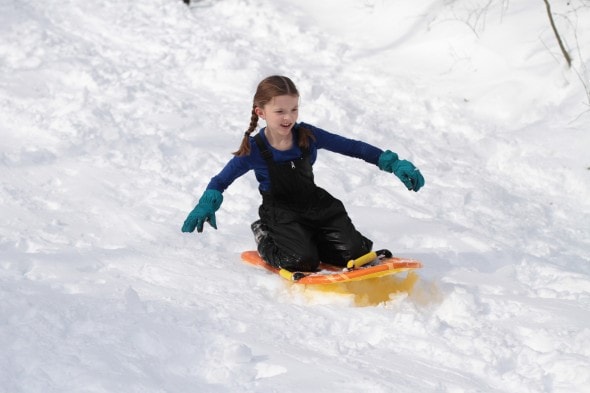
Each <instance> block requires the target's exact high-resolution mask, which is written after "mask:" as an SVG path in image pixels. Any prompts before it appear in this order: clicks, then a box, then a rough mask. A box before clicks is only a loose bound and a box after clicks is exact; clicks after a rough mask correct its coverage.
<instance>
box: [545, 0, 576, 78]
mask: <svg viewBox="0 0 590 393" xmlns="http://www.w3.org/2000/svg"><path fill="white" fill-rule="evenodd" d="M543 1H544V2H545V6H546V7H547V15H548V16H549V22H551V28H552V29H553V33H554V34H555V38H557V42H558V43H559V48H560V49H561V53H562V54H563V57H565V60H566V61H567V66H568V67H570V68H571V66H572V58H571V57H570V55H569V53H568V52H567V50H566V49H565V46H564V45H563V41H561V36H560V35H559V32H558V31H557V27H556V26H555V22H554V21H553V14H551V6H550V5H549V0H543Z"/></svg>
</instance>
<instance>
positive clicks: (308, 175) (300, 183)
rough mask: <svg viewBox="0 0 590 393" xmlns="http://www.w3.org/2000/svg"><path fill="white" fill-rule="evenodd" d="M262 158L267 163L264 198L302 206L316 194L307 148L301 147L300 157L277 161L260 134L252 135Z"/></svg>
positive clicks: (316, 188) (307, 203)
mask: <svg viewBox="0 0 590 393" xmlns="http://www.w3.org/2000/svg"><path fill="white" fill-rule="evenodd" d="M254 140H255V141H256V145H257V146H258V149H259V150H260V153H261V154H262V158H264V160H265V161H266V164H267V165H268V172H269V177H270V192H269V193H263V197H264V199H269V198H270V199H272V200H273V202H275V203H283V204H287V205H290V206H300V207H304V206H307V205H309V203H310V202H311V201H312V200H313V199H314V197H315V196H316V193H317V190H318V187H317V186H316V184H315V182H314V179H313V169H312V166H311V162H310V159H309V156H310V155H309V149H301V151H302V155H301V157H299V158H297V159H295V160H291V161H286V162H280V163H277V162H275V161H274V160H273V158H272V153H271V152H270V151H269V150H268V148H267V146H266V144H265V143H264V141H263V140H262V137H261V136H260V134H256V136H254Z"/></svg>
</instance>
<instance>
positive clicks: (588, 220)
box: [0, 0, 590, 393]
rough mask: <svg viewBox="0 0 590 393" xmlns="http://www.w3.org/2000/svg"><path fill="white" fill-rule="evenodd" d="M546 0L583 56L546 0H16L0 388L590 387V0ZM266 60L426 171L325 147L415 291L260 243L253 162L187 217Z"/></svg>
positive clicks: (346, 121)
mask: <svg viewBox="0 0 590 393" xmlns="http://www.w3.org/2000/svg"><path fill="white" fill-rule="evenodd" d="M552 3H555V4H553V6H554V13H555V15H556V21H557V24H558V28H559V29H560V31H561V33H562V35H563V37H564V39H565V41H566V44H567V45H568V48H569V49H570V51H571V54H572V57H573V59H574V65H573V68H572V69H568V68H567V67H566V66H565V61H564V60H563V58H562V57H561V54H560V52H559V49H558V46H557V42H556V40H555V37H554V36H553V33H552V31H551V28H550V26H549V23H548V18H547V14H546V11H545V8H544V5H543V3H542V2H540V1H538V0H523V1H510V2H508V1H492V2H483V1H480V2H477V1H467V0H456V1H446V2H440V1H434V0H425V1H382V0H363V1H354V0H338V1H336V0H322V1H317V0H301V1H288V0H275V1H263V0H217V1H214V0H208V1H197V2H194V3H193V5H191V7H190V8H189V7H187V6H186V5H185V4H183V2H181V1H180V0H178V1H174V0H144V1H130V0H97V1H72V0H70V1H66V0H62V1H58V0H45V1H33V0H19V1H16V0H0V38H1V39H0V71H1V72H0V135H1V141H2V142H1V147H0V181H1V188H0V202H1V204H0V209H1V210H0V211H1V214H2V226H1V227H0V347H1V348H2V351H1V354H0V391H2V392H7V393H19V392H27V393H29V392H43V393H50V392H56V393H57V392H59V393H65V392H101V393H102V392H142V393H146V392H147V393H150V392H175V393H177V392H306V393H307V392H519V393H525V392H535V393H539V392H567V393H574V392H590V388H589V386H590V313H589V311H590V170H589V167H590V155H589V153H588V151H589V150H590V127H589V126H588V124H590V114H589V113H588V94H587V92H586V90H587V86H588V80H589V78H588V76H589V73H588V68H589V67H590V60H589V58H590V24H589V23H588V20H590V7H589V5H588V2H587V1H584V2H582V1H579V0H578V1H570V2H567V3H566V2H558V1H555V2H552ZM274 73H280V74H286V75H289V76H290V77H292V79H293V80H294V81H295V83H296V84H297V85H298V87H299V89H300V92H301V111H300V112H301V113H300V120H302V121H307V122H310V123H312V124H316V125H318V126H320V127H322V128H325V129H327V130H330V131H333V132H337V133H341V134H342V135H345V136H348V137H351V138H356V139H362V140H365V141H367V142H370V143H373V144H375V145H377V146H379V147H381V148H383V149H391V150H393V151H396V152H398V153H399V155H400V157H402V158H406V159H410V160H411V161H413V162H414V163H415V164H416V165H418V166H419V167H420V168H421V170H422V172H423V174H424V176H425V178H426V186H425V188H424V189H422V190H421V191H420V192H419V193H413V192H408V191H406V190H405V189H404V187H403V185H402V184H401V183H400V182H399V181H398V180H397V179H396V178H395V177H394V176H393V175H390V174H387V173H384V172H381V171H379V170H378V169H377V168H376V167H374V166H372V165H367V164H365V163H364V162H361V161H357V160H354V159H351V158H347V157H343V156H339V155H335V154H333V153H330V152H325V151H322V152H320V156H319V161H318V163H317V165H316V167H315V172H316V178H317V181H318V183H319V184H320V185H323V186H325V187H326V188H327V189H328V190H329V191H331V192H332V193H333V194H334V195H336V196H337V197H339V198H340V199H342V200H343V201H344V203H345V205H346V206H347V209H348V211H349V213H350V215H351V216H352V218H353V220H354V222H355V224H356V225H357V227H358V228H359V229H360V230H361V231H362V232H363V233H365V234H366V235H367V236H368V237H370V238H372V239H374V240H375V243H376V244H375V246H376V247H377V248H390V249H391V250H393V251H394V253H395V254H396V255H399V256H407V257H413V258H417V259H420V260H421V261H422V262H423V263H424V265H425V266H424V268H423V269H422V270H420V271H419V272H418V275H419V279H418V281H417V282H416V283H415V285H413V286H412V285H409V286H407V288H405V289H404V287H403V285H401V284H400V289H401V290H400V291H399V292H393V293H391V294H388V297H387V299H385V300H386V301H374V302H371V301H365V302H363V301H362V299H361V300H359V299H357V298H356V297H354V296H352V295H345V294H338V293H332V292H321V291H313V290H311V289H309V288H307V289H306V288H303V287H301V286H293V285H289V284H288V283H286V282H284V281H282V280H280V279H279V278H278V277H276V276H272V275H270V274H268V273H267V272H264V271H262V270H257V269H253V268H252V267H248V266H246V265H244V264H242V263H241V262H240V260H239V254H240V252H241V251H242V250H246V249H252V248H254V241H253V237H252V235H251V233H250V230H249V224H250V223H251V222H252V221H253V220H254V219H256V217H257V208H258V204H259V203H260V196H259V194H258V192H257V188H256V182H255V179H254V176H253V175H252V174H248V175H246V176H244V177H242V178H240V179H239V180H238V181H236V182H235V183H234V184H233V185H232V186H231V187H230V189H228V190H227V191H226V192H225V201H224V203H223V205H222V207H221V209H220V211H219V212H218V214H217V222H218V226H219V230H218V231H215V230H212V229H211V228H210V227H206V229H205V232H204V233H202V234H182V233H181V232H180V227H181V225H182V222H183V221H184V219H185V217H186V215H187V214H188V212H189V211H190V210H191V209H192V207H193V206H194V204H195V202H196V201H197V199H198V198H199V196H200V195H201V193H202V191H203V189H204V187H205V186H206V184H207V183H208V181H209V179H210V178H211V177H212V176H213V175H215V174H216V173H217V172H218V171H219V170H220V169H221V168H222V166H223V165H224V164H225V162H226V161H227V160H228V159H229V158H230V157H231V155H230V152H231V151H234V150H235V149H237V147H238V144H239V142H240V138H241V136H242V132H243V131H244V129H245V128H246V127H247V125H248V123H249V118H250V110H251V100H252V95H253V93H254V89H255V87H256V84H257V83H258V82H259V81H260V80H261V79H262V78H263V77H265V76H267V75H270V74H274ZM585 86H586V89H585ZM410 278H411V277H408V279H410ZM415 278H417V277H414V278H412V279H415ZM367 305H368V306H367ZM361 306H364V307H361Z"/></svg>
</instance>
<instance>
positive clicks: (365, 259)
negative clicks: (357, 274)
mask: <svg viewBox="0 0 590 393" xmlns="http://www.w3.org/2000/svg"><path fill="white" fill-rule="evenodd" d="M391 256H392V254H391V252H390V251H389V250H378V251H371V252H368V253H367V254H365V255H363V256H360V257H358V258H357V259H351V260H350V261H348V263H347V264H346V267H347V268H348V269H356V268H359V267H362V266H365V265H366V264H367V263H369V262H372V261H374V260H375V259H377V258H391Z"/></svg>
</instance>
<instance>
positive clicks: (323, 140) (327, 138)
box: [301, 123, 383, 165]
mask: <svg viewBox="0 0 590 393" xmlns="http://www.w3.org/2000/svg"><path fill="white" fill-rule="evenodd" d="M301 124H302V126H303V127H306V128H308V129H310V130H311V131H312V132H313V135H314V136H315V137H316V143H317V148H318V149H326V150H330V151H333V152H335V153H340V154H344V155H347V156H350V157H355V158H360V159H362V160H365V161H367V162H369V163H371V164H375V165H378V163H379V157H380V156H381V154H382V153H383V150H381V149H379V148H378V147H376V146H373V145H371V144H369V143H366V142H363V141H359V140H356V139H350V138H346V137H343V136H341V135H337V134H332V133H331V132H328V131H326V130H322V129H321V128H317V127H314V126H312V125H310V124H305V123H301Z"/></svg>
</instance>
